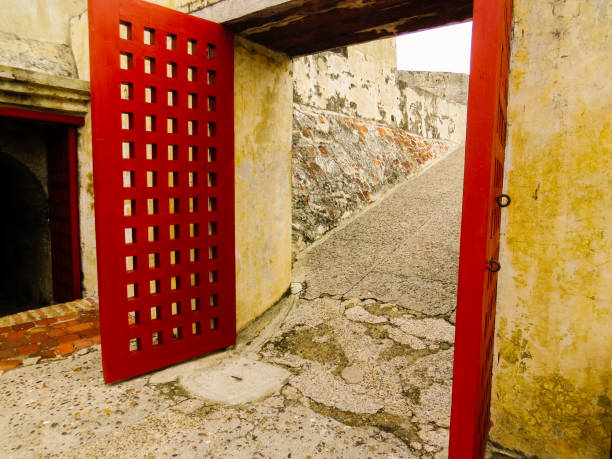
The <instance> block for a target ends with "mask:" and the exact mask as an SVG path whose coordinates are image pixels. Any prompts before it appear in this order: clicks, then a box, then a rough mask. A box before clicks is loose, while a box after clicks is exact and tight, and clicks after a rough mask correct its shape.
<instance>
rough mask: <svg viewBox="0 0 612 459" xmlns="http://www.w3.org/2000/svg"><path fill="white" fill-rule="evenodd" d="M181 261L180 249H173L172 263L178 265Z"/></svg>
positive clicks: (171, 253) (171, 252)
mask: <svg viewBox="0 0 612 459" xmlns="http://www.w3.org/2000/svg"><path fill="white" fill-rule="evenodd" d="M180 263H181V252H180V251H178V250H171V251H170V264H171V265H178V264H180Z"/></svg>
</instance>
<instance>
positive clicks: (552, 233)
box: [491, 0, 612, 459]
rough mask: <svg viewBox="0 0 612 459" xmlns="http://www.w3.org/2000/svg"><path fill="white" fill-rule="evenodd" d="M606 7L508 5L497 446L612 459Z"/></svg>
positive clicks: (585, 1) (494, 401) (611, 158)
mask: <svg viewBox="0 0 612 459" xmlns="http://www.w3.org/2000/svg"><path fill="white" fill-rule="evenodd" d="M611 21H612V8H611V6H610V2H605V1H599V0H565V1H552V2H537V1H531V0H515V1H514V21H513V29H514V33H513V35H512V37H513V38H512V46H511V58H510V78H509V100H508V131H507V132H508V143H507V147H506V167H505V180H504V181H505V191H504V192H505V193H508V194H509V195H510V196H511V197H512V204H511V205H510V206H509V207H508V208H507V209H506V210H505V211H504V212H503V213H502V215H503V216H504V220H503V222H502V236H501V250H500V263H501V266H502V269H501V271H500V273H499V283H498V292H499V293H498V299H497V318H496V332H495V333H496V336H495V351H494V355H495V358H494V359H493V390H492V394H491V418H492V419H491V420H492V424H493V429H492V431H491V438H492V439H493V440H494V441H495V442H497V443H499V444H501V445H503V446H505V447H507V448H509V449H513V450H519V451H522V452H523V453H524V454H525V456H528V457H540V458H542V459H545V458H587V457H588V458H593V459H595V458H601V459H604V458H609V457H610V432H611V431H612V402H611V400H612V366H611V357H612V333H611V331H612V269H611V265H610V260H612V206H610V201H611V199H612V180H610V171H612V122H611V119H610V101H611V100H612V84H610V80H609V75H611V74H612V53H611V52H610V43H612V36H611V33H610V22H611Z"/></svg>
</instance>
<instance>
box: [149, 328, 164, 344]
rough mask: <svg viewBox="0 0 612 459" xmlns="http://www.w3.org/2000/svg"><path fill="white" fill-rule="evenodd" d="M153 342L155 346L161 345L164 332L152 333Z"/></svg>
mask: <svg viewBox="0 0 612 459" xmlns="http://www.w3.org/2000/svg"><path fill="white" fill-rule="evenodd" d="M151 344H152V345H153V346H159V345H160V344H162V332H160V331H159V332H154V333H151Z"/></svg>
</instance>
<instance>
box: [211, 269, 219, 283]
mask: <svg viewBox="0 0 612 459" xmlns="http://www.w3.org/2000/svg"><path fill="white" fill-rule="evenodd" d="M208 282H210V283H211V284H216V283H217V282H219V272H218V271H217V270H216V269H215V270H213V271H208Z"/></svg>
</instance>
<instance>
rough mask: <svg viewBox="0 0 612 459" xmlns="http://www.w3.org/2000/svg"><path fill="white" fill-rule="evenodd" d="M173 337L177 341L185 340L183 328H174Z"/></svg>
mask: <svg viewBox="0 0 612 459" xmlns="http://www.w3.org/2000/svg"><path fill="white" fill-rule="evenodd" d="M172 337H173V338H174V339H176V340H179V339H183V327H174V328H173V329H172Z"/></svg>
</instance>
